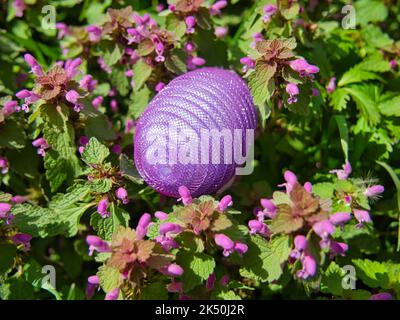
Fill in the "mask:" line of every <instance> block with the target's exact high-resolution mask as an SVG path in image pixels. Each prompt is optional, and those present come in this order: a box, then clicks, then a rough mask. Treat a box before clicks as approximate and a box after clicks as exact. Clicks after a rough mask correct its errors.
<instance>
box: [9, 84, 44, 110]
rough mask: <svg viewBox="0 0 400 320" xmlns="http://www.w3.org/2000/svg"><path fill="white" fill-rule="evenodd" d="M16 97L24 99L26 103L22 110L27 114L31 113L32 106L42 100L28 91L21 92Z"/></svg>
mask: <svg viewBox="0 0 400 320" xmlns="http://www.w3.org/2000/svg"><path fill="white" fill-rule="evenodd" d="M15 95H16V97H17V98H18V99H24V102H25V103H24V104H23V105H22V107H21V109H22V110H24V111H25V112H28V111H29V105H30V104H32V103H34V102H36V101H37V100H39V99H40V97H39V96H38V95H37V94H35V93H34V92H32V91H29V90H27V89H23V90H20V91H18V92H17V93H16V94H15Z"/></svg>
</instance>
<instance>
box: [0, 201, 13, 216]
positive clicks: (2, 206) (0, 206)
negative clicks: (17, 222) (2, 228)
mask: <svg viewBox="0 0 400 320" xmlns="http://www.w3.org/2000/svg"><path fill="white" fill-rule="evenodd" d="M10 210H11V205H10V204H9V203H7V202H0V215H4V214H6V213H8V212H9V211H10Z"/></svg>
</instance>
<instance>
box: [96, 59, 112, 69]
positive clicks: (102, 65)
mask: <svg viewBox="0 0 400 320" xmlns="http://www.w3.org/2000/svg"><path fill="white" fill-rule="evenodd" d="M97 63H98V64H99V66H100V68H101V69H102V70H104V71H105V72H107V73H111V72H112V70H111V68H110V67H109V66H108V65H107V63H106V62H105V61H104V58H103V57H99V58H98V59H97Z"/></svg>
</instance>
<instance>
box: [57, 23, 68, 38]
mask: <svg viewBox="0 0 400 320" xmlns="http://www.w3.org/2000/svg"><path fill="white" fill-rule="evenodd" d="M56 29H57V30H58V34H57V39H62V38H64V37H65V36H67V35H69V34H70V33H71V32H70V30H69V28H68V26H67V25H66V24H65V23H62V22H57V23H56Z"/></svg>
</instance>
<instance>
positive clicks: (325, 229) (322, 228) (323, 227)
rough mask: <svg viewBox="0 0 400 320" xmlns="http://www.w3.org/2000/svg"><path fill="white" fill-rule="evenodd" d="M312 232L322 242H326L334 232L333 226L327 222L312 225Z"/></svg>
mask: <svg viewBox="0 0 400 320" xmlns="http://www.w3.org/2000/svg"><path fill="white" fill-rule="evenodd" d="M313 230H314V232H315V233H316V234H317V235H319V236H320V237H321V238H322V239H323V240H327V239H328V237H329V236H330V235H331V234H332V233H334V232H335V226H334V225H333V224H332V223H331V222H330V221H329V220H322V221H318V222H316V223H314V225H313Z"/></svg>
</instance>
